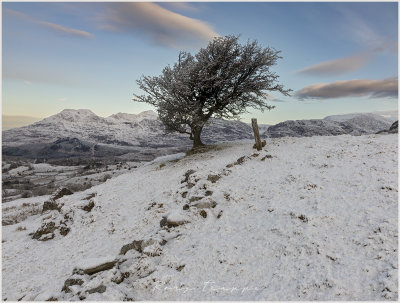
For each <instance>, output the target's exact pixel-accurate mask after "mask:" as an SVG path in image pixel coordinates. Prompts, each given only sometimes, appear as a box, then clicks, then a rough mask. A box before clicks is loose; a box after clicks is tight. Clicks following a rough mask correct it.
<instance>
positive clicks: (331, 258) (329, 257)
mask: <svg viewBox="0 0 400 303" xmlns="http://www.w3.org/2000/svg"><path fill="white" fill-rule="evenodd" d="M326 257H327V258H328V259H330V260H332V261H333V262H335V261H336V260H337V258H334V257H331V256H328V255H326Z"/></svg>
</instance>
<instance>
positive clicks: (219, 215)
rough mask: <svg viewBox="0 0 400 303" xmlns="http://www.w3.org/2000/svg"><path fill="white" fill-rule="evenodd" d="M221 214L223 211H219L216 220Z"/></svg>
mask: <svg viewBox="0 0 400 303" xmlns="http://www.w3.org/2000/svg"><path fill="white" fill-rule="evenodd" d="M222 213H223V211H222V210H221V211H220V212H219V213H218V216H217V219H219V218H221V216H222Z"/></svg>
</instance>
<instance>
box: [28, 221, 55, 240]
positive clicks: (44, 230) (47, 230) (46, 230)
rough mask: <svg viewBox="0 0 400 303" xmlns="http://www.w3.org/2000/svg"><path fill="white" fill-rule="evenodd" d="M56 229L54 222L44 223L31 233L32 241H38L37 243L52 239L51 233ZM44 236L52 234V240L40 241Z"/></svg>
mask: <svg viewBox="0 0 400 303" xmlns="http://www.w3.org/2000/svg"><path fill="white" fill-rule="evenodd" d="M56 229H57V227H56V224H55V223H54V222H52V221H51V222H48V223H44V224H43V225H42V226H41V227H39V229H38V230H37V231H36V232H35V233H33V235H32V239H35V240H39V241H47V240H50V239H53V238H54V234H53V232H54V231H55V230H56ZM45 234H52V238H48V239H44V238H43V239H41V237H42V235H45Z"/></svg>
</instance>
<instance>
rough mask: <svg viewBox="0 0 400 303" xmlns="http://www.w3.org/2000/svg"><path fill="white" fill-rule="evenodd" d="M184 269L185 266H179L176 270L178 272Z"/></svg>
mask: <svg viewBox="0 0 400 303" xmlns="http://www.w3.org/2000/svg"><path fill="white" fill-rule="evenodd" d="M184 267H185V265H181V266H178V267H177V268H176V270H177V271H181V270H182V269H183V268H184Z"/></svg>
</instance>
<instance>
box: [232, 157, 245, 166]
mask: <svg viewBox="0 0 400 303" xmlns="http://www.w3.org/2000/svg"><path fill="white" fill-rule="evenodd" d="M245 158H246V156H243V157H240V158H239V159H237V160H236V162H235V163H234V165H241V164H243V162H244V159H245Z"/></svg>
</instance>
